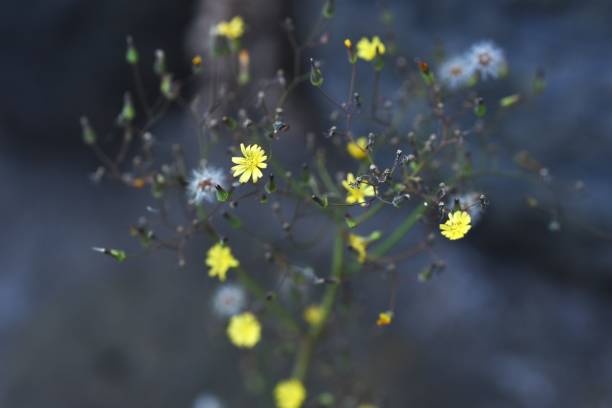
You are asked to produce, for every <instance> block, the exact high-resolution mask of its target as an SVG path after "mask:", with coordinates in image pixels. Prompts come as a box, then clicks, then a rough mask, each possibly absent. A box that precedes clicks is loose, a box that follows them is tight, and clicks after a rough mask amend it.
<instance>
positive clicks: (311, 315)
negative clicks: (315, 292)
mask: <svg viewBox="0 0 612 408" xmlns="http://www.w3.org/2000/svg"><path fill="white" fill-rule="evenodd" d="M324 316H325V312H324V311H323V308H322V307H321V306H319V305H310V306H308V307H307V308H306V310H304V320H305V321H306V323H308V324H309V325H311V326H317V325H318V324H319V323H321V321H323V318H324Z"/></svg>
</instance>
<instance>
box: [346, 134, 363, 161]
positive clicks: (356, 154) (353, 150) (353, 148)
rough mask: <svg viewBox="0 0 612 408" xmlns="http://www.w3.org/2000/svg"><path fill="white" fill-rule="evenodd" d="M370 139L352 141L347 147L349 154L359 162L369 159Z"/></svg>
mask: <svg viewBox="0 0 612 408" xmlns="http://www.w3.org/2000/svg"><path fill="white" fill-rule="evenodd" d="M367 147H368V139H367V138H365V137H360V138H358V139H357V140H354V141H351V142H349V143H348V144H347V145H346V150H347V151H348V153H349V154H350V155H351V156H352V157H353V158H355V159H357V160H363V159H365V158H366V157H368V151H367V150H366V148H367Z"/></svg>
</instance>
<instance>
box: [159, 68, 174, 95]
mask: <svg viewBox="0 0 612 408" xmlns="http://www.w3.org/2000/svg"><path fill="white" fill-rule="evenodd" d="M159 90H160V92H161V93H162V95H164V96H165V97H166V98H167V99H169V100H173V99H175V98H176V97H177V96H178V92H177V86H176V84H175V83H174V81H173V80H172V74H163V75H162V78H161V82H160V84H159Z"/></svg>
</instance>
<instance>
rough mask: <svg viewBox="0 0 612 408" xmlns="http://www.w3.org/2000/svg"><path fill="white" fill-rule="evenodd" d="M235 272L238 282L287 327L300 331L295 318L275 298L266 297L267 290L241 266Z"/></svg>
mask: <svg viewBox="0 0 612 408" xmlns="http://www.w3.org/2000/svg"><path fill="white" fill-rule="evenodd" d="M237 273H238V280H239V281H240V283H241V284H242V285H243V286H244V287H245V288H246V289H247V290H248V291H249V292H251V293H252V294H253V296H255V297H256V298H257V299H259V300H260V301H261V302H262V303H264V304H265V305H266V307H267V308H268V309H269V310H270V311H271V312H272V313H274V314H275V315H276V316H277V317H279V318H280V319H281V320H282V321H283V322H284V323H285V326H286V327H287V328H288V329H290V330H292V331H294V332H296V333H299V332H300V326H299V325H298V324H297V323H296V322H295V320H293V317H292V316H291V314H290V313H289V312H288V311H287V310H286V309H285V308H283V307H282V306H281V305H280V304H279V303H278V302H277V301H276V300H270V299H268V293H267V291H266V290H265V289H264V288H262V287H261V286H259V284H258V283H257V281H256V280H255V279H253V278H252V277H251V276H249V274H248V273H247V272H246V271H245V270H244V269H242V268H237Z"/></svg>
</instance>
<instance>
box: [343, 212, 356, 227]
mask: <svg viewBox="0 0 612 408" xmlns="http://www.w3.org/2000/svg"><path fill="white" fill-rule="evenodd" d="M344 221H346V226H347V227H349V228H355V227H356V226H357V221H355V219H354V218H353V217H352V216H351V214H349V213H346V214H344Z"/></svg>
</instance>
